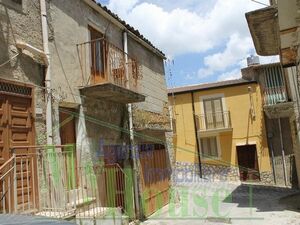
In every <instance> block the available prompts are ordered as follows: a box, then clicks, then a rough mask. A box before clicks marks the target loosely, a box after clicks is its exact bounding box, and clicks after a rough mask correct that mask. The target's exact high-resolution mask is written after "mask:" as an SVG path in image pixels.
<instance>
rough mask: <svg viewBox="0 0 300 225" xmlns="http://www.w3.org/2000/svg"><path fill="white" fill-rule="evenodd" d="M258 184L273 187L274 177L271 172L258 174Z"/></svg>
mask: <svg viewBox="0 0 300 225" xmlns="http://www.w3.org/2000/svg"><path fill="white" fill-rule="evenodd" d="M260 182H261V183H262V184H267V185H274V176H273V173H272V172H271V171H265V172H261V173H260Z"/></svg>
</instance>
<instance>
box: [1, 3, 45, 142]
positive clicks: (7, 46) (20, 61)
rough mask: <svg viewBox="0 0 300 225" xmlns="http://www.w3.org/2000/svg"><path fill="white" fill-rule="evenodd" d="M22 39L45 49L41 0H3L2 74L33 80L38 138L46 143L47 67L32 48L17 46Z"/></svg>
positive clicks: (20, 81) (9, 77) (2, 75)
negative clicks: (20, 0)
mask: <svg viewBox="0 0 300 225" xmlns="http://www.w3.org/2000/svg"><path fill="white" fill-rule="evenodd" d="M18 41H22V42H25V43H27V44H30V45H31V46H33V47H35V48H38V49H40V50H43V42H42V31H41V16H40V5H39V1H30V0H23V1H22V3H21V4H18V3H15V2H14V1H12V0H0V65H1V67H0V78H2V79H4V80H10V81H15V82H19V83H21V84H30V85H33V86H34V87H35V88H34V99H33V100H34V111H35V112H36V114H35V115H33V116H34V118H35V132H36V134H38V135H37V137H36V139H35V141H36V143H35V144H37V145H44V144H46V139H47V138H46V135H45V130H46V129H45V101H44V99H45V98H44V88H43V87H44V80H43V78H44V67H43V64H42V61H41V60H40V59H39V58H37V57H36V56H35V55H33V54H32V53H30V52H29V51H26V50H24V51H21V50H20V49H18V48H17V45H16V43H17V42H18Z"/></svg>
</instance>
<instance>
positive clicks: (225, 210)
mask: <svg viewBox="0 0 300 225" xmlns="http://www.w3.org/2000/svg"><path fill="white" fill-rule="evenodd" d="M174 190H175V191H174V192H173V200H172V202H171V203H170V204H169V205H167V206H165V207H164V208H163V209H162V210H160V211H159V212H157V213H156V214H154V215H152V216H151V217H150V219H149V220H147V221H145V222H143V223H142V224H144V225H169V224H170V225H171V224H175V225H181V224H183V225H194V224H208V225H219V224H238V225H248V224H249V225H250V224H251V225H252V224H254V225H262V224H266V225H281V224H288V225H290V224H296V225H300V210H299V209H297V207H300V202H299V205H298V206H297V207H295V206H293V207H292V206H291V205H288V204H287V203H282V202H284V201H282V200H281V199H282V198H284V197H286V196H290V195H295V196H296V195H299V194H300V192H299V191H297V190H293V189H289V188H280V187H267V186H262V185H251V184H231V183H226V182H208V181H204V180H200V181H198V182H197V183H181V184H179V185H177V186H176V187H175V188H174Z"/></svg>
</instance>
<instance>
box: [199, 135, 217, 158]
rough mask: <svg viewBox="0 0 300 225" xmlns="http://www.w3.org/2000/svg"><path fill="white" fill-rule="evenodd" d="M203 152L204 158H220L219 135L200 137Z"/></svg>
mask: <svg viewBox="0 0 300 225" xmlns="http://www.w3.org/2000/svg"><path fill="white" fill-rule="evenodd" d="M200 143H201V153H202V155H203V157H204V158H218V157H220V156H219V151H218V140H217V137H216V136H214V137H205V138H201V139H200Z"/></svg>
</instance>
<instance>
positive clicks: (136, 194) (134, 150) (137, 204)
mask: <svg viewBox="0 0 300 225" xmlns="http://www.w3.org/2000/svg"><path fill="white" fill-rule="evenodd" d="M123 42H124V43H123V48H124V53H125V54H124V56H125V78H126V88H128V89H130V86H129V80H130V79H129V74H128V67H127V65H128V39H127V32H126V31H124V33H123ZM127 110H128V115H129V133H130V144H131V148H130V149H131V151H132V153H133V154H132V158H133V173H134V174H133V177H134V178H133V179H134V200H135V201H134V202H135V209H136V218H137V219H139V218H140V216H141V214H140V201H139V183H138V163H137V159H138V154H137V148H136V145H135V141H134V129H133V115H132V104H130V103H129V104H127Z"/></svg>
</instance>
